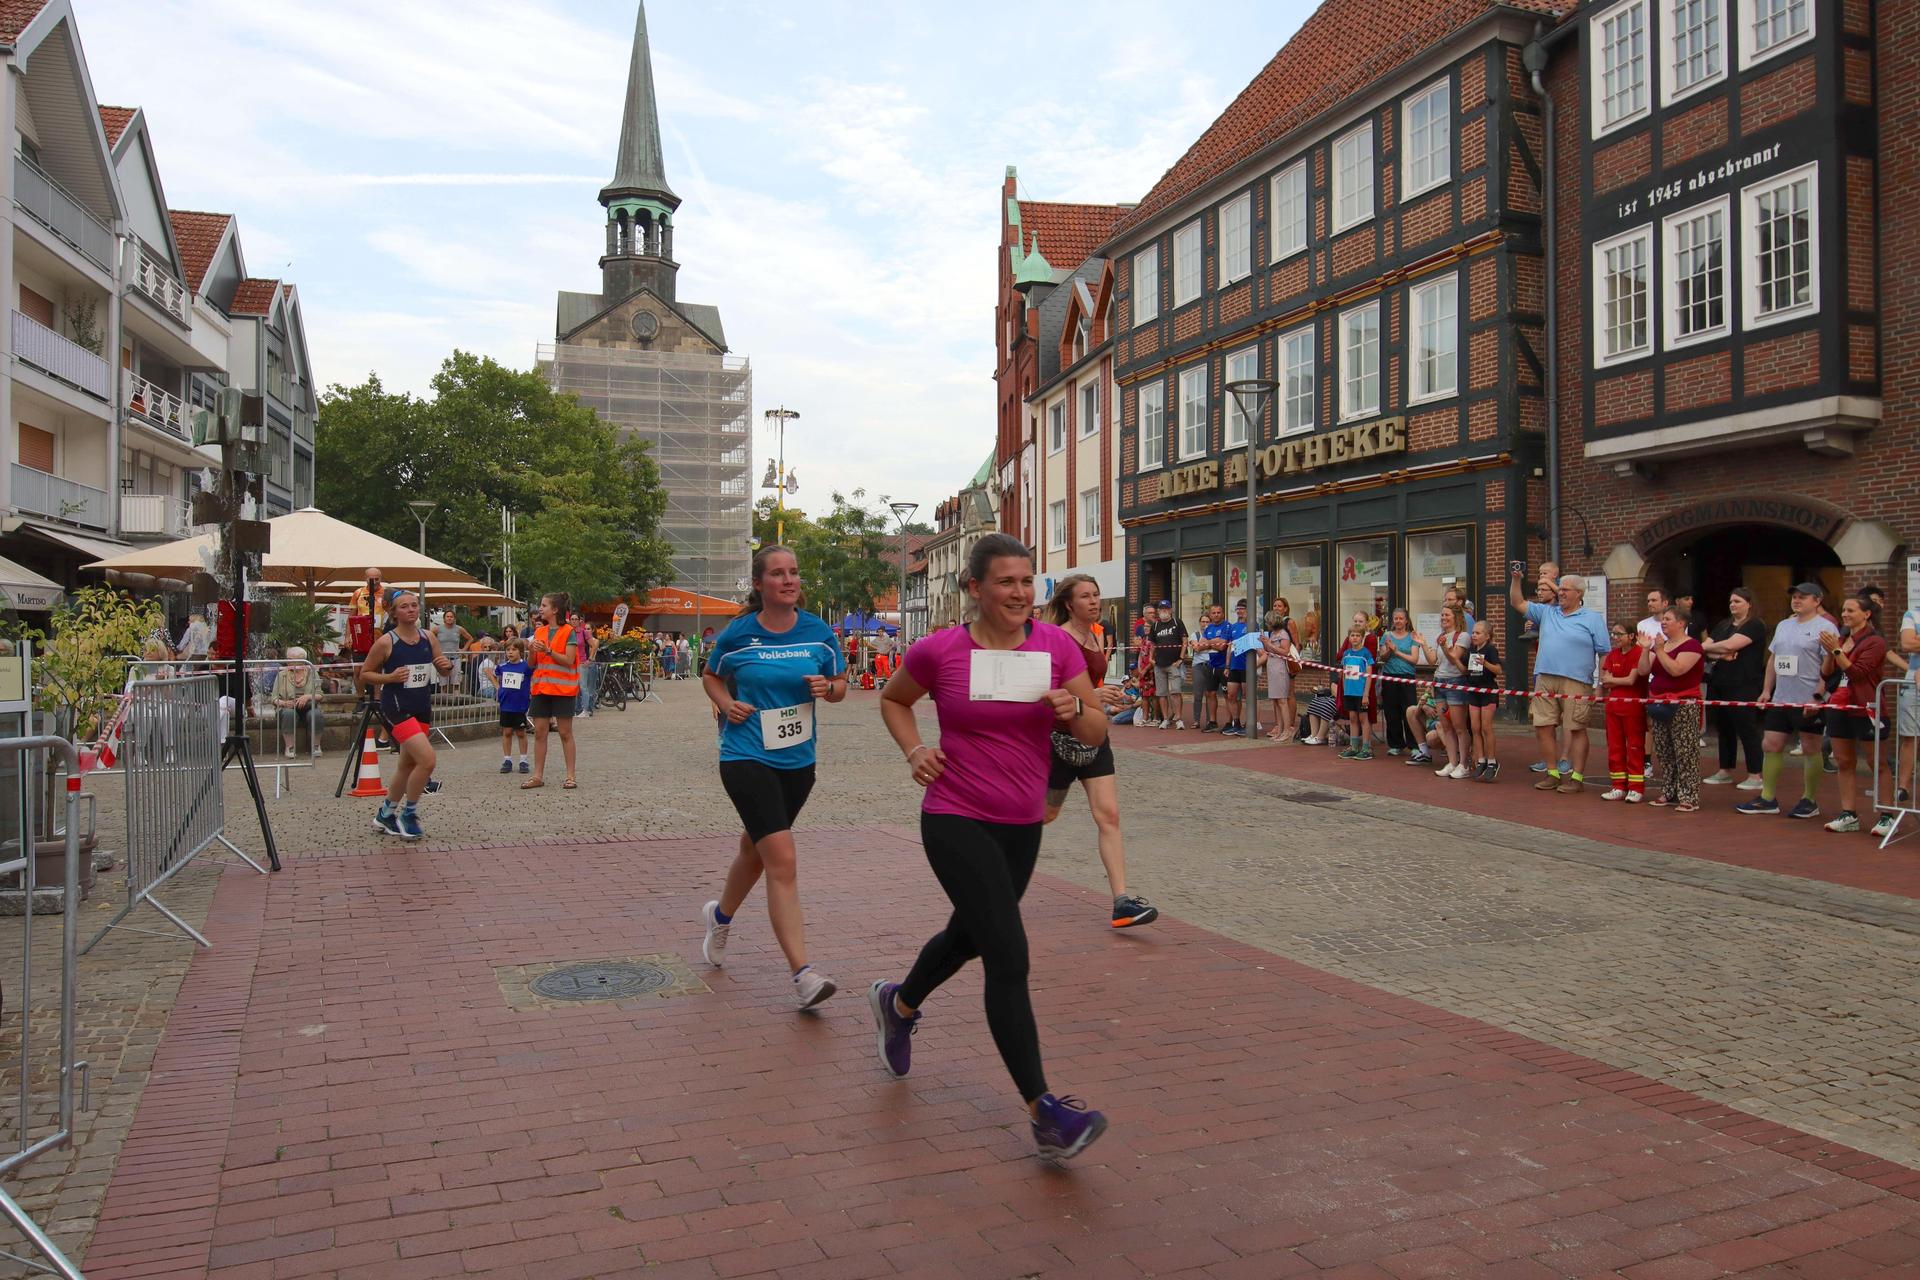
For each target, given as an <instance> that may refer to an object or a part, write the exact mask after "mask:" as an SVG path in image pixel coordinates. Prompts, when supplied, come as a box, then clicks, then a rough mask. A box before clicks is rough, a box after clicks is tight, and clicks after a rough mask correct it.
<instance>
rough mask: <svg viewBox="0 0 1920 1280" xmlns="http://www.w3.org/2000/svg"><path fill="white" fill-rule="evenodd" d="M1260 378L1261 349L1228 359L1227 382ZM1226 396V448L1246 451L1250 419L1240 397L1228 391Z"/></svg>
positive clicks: (1247, 351) (1243, 352) (1248, 349)
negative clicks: (1242, 406)
mask: <svg viewBox="0 0 1920 1280" xmlns="http://www.w3.org/2000/svg"><path fill="white" fill-rule="evenodd" d="M1259 376H1260V348H1258V347H1248V348H1247V349H1246V350H1245V351H1236V352H1234V353H1233V354H1232V355H1230V356H1228V357H1227V382H1228V383H1229V384H1231V383H1235V382H1242V381H1246V380H1248V379H1252V378H1257V377H1259ZM1224 394H1225V397H1226V408H1227V435H1226V447H1227V448H1229V449H1244V448H1246V445H1247V424H1248V421H1249V419H1248V418H1247V415H1246V414H1245V413H1244V412H1242V411H1241V408H1240V397H1239V396H1237V395H1235V394H1233V392H1231V391H1228V392H1226V393H1224Z"/></svg>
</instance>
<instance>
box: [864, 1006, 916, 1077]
mask: <svg viewBox="0 0 1920 1280" xmlns="http://www.w3.org/2000/svg"><path fill="white" fill-rule="evenodd" d="M899 990H900V984H899V983H897V982H876V983H874V984H873V987H872V989H870V990H869V991H868V992H867V1005H868V1006H869V1007H870V1008H871V1009H872V1010H873V1025H874V1027H875V1028H876V1039H877V1041H878V1044H879V1048H880V1064H881V1065H882V1066H884V1067H885V1068H886V1069H887V1074H888V1075H890V1076H892V1077H893V1078H894V1079H895V1080H903V1079H905V1078H906V1075H907V1069H908V1068H909V1067H911V1066H912V1065H913V1033H914V1031H915V1030H916V1029H917V1028H918V1027H919V1025H920V1011H919V1010H918V1009H915V1010H914V1011H913V1016H912V1017H911V1018H903V1017H901V1016H900V1011H899V1009H897V1008H895V1007H894V1003H893V997H894V993H895V992H897V991H899Z"/></svg>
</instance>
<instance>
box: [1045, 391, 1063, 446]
mask: <svg viewBox="0 0 1920 1280" xmlns="http://www.w3.org/2000/svg"><path fill="white" fill-rule="evenodd" d="M1066 447H1067V402H1066V401H1065V400H1055V401H1054V402H1053V403H1052V404H1050V405H1048V406H1047V452H1048V453H1058V452H1060V451H1061V450H1062V449H1064V448H1066Z"/></svg>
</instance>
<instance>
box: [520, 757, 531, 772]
mask: <svg viewBox="0 0 1920 1280" xmlns="http://www.w3.org/2000/svg"><path fill="white" fill-rule="evenodd" d="M520 772H522V773H532V772H533V767H532V766H531V765H529V764H528V763H527V762H526V761H525V760H522V761H521V762H520Z"/></svg>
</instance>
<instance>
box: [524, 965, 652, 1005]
mask: <svg viewBox="0 0 1920 1280" xmlns="http://www.w3.org/2000/svg"><path fill="white" fill-rule="evenodd" d="M672 984H673V975H672V974H671V973H669V972H667V971H666V970H665V969H662V968H660V967H659V966H658V965H651V964H606V963H600V964H574V965H568V966H567V967H566V968H564V969H555V970H553V971H552V972H551V973H543V974H541V975H540V976H539V977H537V978H535V979H534V980H533V981H532V982H531V983H530V984H529V985H530V986H531V987H532V989H533V993H534V994H535V995H538V996H545V997H546V998H547V999H549V1000H625V999H626V998H627V997H629V996H643V995H646V994H648V993H649V992H653V991H658V990H660V989H661V988H663V987H667V986H671V985H672Z"/></svg>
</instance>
